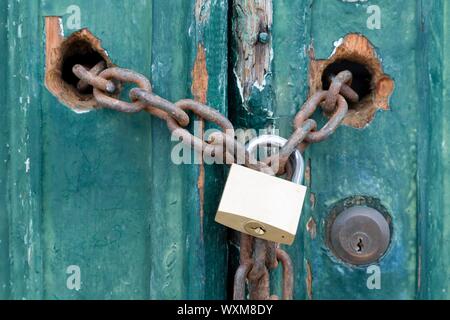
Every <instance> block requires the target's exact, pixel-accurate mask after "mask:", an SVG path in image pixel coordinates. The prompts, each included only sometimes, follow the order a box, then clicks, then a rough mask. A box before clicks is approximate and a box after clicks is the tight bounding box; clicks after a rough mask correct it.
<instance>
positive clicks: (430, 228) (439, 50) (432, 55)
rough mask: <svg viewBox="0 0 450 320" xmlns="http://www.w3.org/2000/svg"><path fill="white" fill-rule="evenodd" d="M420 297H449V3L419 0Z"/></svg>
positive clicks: (418, 154)
mask: <svg viewBox="0 0 450 320" xmlns="http://www.w3.org/2000/svg"><path fill="white" fill-rule="evenodd" d="M418 14H419V16H420V19H421V24H420V28H418V38H419V40H418V42H419V44H420V45H419V46H418V48H420V51H419V53H418V63H417V66H418V81H419V84H420V91H421V95H420V103H419V113H420V115H421V122H420V125H419V127H418V152H417V161H418V179H417V181H418V196H419V201H418V205H419V207H418V214H419V217H418V232H419V234H418V235H419V242H418V279H417V288H418V297H419V298H422V299H448V298H449V292H450V283H449V281H448V279H449V270H448V264H449V261H450V256H449V253H448V247H447V246H448V244H449V210H450V209H449V208H450V198H449V196H448V194H449V192H450V191H449V190H450V182H449V179H448V177H449V175H450V152H449V149H448V145H449V139H450V129H449V121H450V111H449V109H448V106H449V105H450V96H449V90H448V81H447V80H448V79H449V76H450V68H449V58H448V54H447V52H448V50H449V49H450V43H449V21H450V4H449V3H448V1H433V2H428V1H418Z"/></svg>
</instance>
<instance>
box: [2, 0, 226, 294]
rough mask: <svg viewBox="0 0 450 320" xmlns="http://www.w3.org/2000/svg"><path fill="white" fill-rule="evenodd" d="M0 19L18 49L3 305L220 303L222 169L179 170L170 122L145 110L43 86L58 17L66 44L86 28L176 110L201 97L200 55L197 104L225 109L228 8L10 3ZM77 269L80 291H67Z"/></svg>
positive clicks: (5, 40) (14, 53)
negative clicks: (81, 107) (87, 106)
mask: <svg viewBox="0 0 450 320" xmlns="http://www.w3.org/2000/svg"><path fill="white" fill-rule="evenodd" d="M73 5H75V6H76V7H75V8H74V7H73ZM199 8H200V9H199ZM1 10H2V11H1V15H0V17H1V19H0V22H1V24H2V28H3V24H7V31H8V33H6V35H7V36H6V35H5V36H3V33H2V35H1V36H0V41H1V44H2V45H4V47H9V50H8V51H7V53H2V55H4V57H5V60H6V57H7V58H8V60H7V61H8V63H7V64H3V65H2V66H1V68H2V69H1V71H5V72H2V73H1V74H2V80H3V77H4V81H3V82H2V83H5V82H8V86H1V88H0V90H1V93H2V95H1V96H0V97H1V99H7V100H6V101H1V102H5V103H4V105H6V106H7V108H8V112H7V113H2V116H1V117H0V124H1V125H2V129H1V131H0V143H1V147H0V154H1V159H2V160H1V164H0V174H2V178H1V179H3V177H4V176H6V178H7V181H6V184H4V183H2V184H0V191H3V190H8V192H7V194H6V195H4V196H3V193H2V196H0V206H2V211H1V212H0V222H1V227H0V228H2V229H1V230H0V231H1V232H2V233H1V237H0V240H1V242H0V257H1V258H2V259H1V262H0V286H1V288H0V296H1V297H9V298H17V299H22V298H48V299H145V298H160V299H161V298H162V299H164V298H172V299H173V298H197V299H201V298H224V297H225V294H226V285H225V283H226V268H227V262H226V261H227V244H226V230H225V229H224V228H222V227H220V226H217V225H216V224H214V225H213V214H214V211H215V206H216V198H217V197H218V193H219V192H220V188H217V187H216V185H220V184H221V181H222V179H221V175H222V168H221V167H215V168H211V169H210V168H207V169H206V170H205V174H204V175H203V174H199V167H198V166H197V165H182V166H176V165H174V164H172V162H171V160H170V155H171V148H172V146H173V142H171V141H170V135H169V133H168V130H167V128H166V125H165V124H164V123H162V122H161V121H160V120H156V119H152V118H151V117H149V115H148V114H146V113H141V114H134V115H125V114H120V113H117V112H113V111H109V110H97V111H91V112H88V113H76V112H74V111H72V110H70V109H69V108H67V107H65V106H63V105H61V104H60V103H59V102H58V101H57V99H56V98H55V97H53V96H51V94H50V93H49V92H48V91H47V90H46V89H45V88H44V86H43V83H44V81H43V79H44V49H45V43H44V41H43V39H45V34H44V24H43V23H44V16H62V21H61V26H62V27H63V28H64V34H65V36H68V35H70V34H71V33H72V32H73V31H76V30H77V29H79V28H83V27H87V28H89V30H91V31H92V33H94V34H95V35H96V36H98V37H99V38H100V40H101V41H102V45H103V47H104V48H105V49H106V50H107V51H108V53H109V55H110V57H111V59H112V60H113V62H114V63H115V64H117V65H119V66H122V67H126V68H130V69H134V70H136V71H138V72H141V73H143V74H144V75H146V76H148V77H151V80H152V83H153V86H154V90H155V92H156V93H158V94H160V95H161V96H163V97H166V98H169V99H173V100H177V99H180V98H186V97H189V96H195V97H197V98H201V97H199V96H197V95H196V92H193V91H194V90H193V88H192V86H193V85H192V84H193V82H195V81H196V79H195V75H194V74H193V69H194V65H198V60H199V59H197V60H196V57H200V56H201V54H204V55H203V58H204V59H203V60H204V61H203V62H204V63H203V69H201V72H204V71H206V72H207V73H208V77H207V79H208V81H207V89H206V88H204V89H202V90H200V91H202V93H201V96H202V97H204V98H203V99H205V102H208V103H211V104H213V105H215V106H216V107H217V108H218V109H219V110H221V111H223V112H225V110H226V90H227V81H226V78H227V73H226V67H227V41H226V38H227V34H226V29H227V15H226V11H227V1H197V2H195V1H170V2H167V1H159V0H155V1H150V0H139V1H95V2H93V1H84V0H80V1H76V2H75V3H74V2H73V1H52V0H43V1H41V2H35V3H33V5H29V4H28V3H25V2H21V1H9V2H8V3H7V4H5V5H4V6H2V8H1ZM78 11H79V13H80V16H79V18H80V19H79V20H78V17H76V19H75V20H74V16H73V15H74V14H76V12H78ZM196 13H197V16H196ZM36 30H38V34H39V36H36ZM201 48H203V49H201ZM2 57H3V56H2ZM200 60H201V59H200ZM196 62H197V63H196ZM3 68H5V70H3ZM6 88H9V90H8V93H7V94H6V91H5V90H6ZM3 93H5V95H4V94H3ZM124 97H125V96H124ZM6 124H7V125H6ZM3 125H4V126H3ZM5 128H6V129H5ZM41 159H42V162H41ZM5 171H7V173H6V174H5V175H3V173H4V172H5ZM2 182H3V180H2ZM203 192H204V196H203V199H201V197H200V194H201V193H203ZM3 207H6V210H3ZM205 230H207V231H205ZM8 257H11V260H9V259H8ZM3 258H4V259H3ZM72 265H75V266H79V267H80V270H81V288H80V290H71V289H70V288H68V287H67V283H66V281H67V278H68V276H69V274H67V270H68V267H69V266H72Z"/></svg>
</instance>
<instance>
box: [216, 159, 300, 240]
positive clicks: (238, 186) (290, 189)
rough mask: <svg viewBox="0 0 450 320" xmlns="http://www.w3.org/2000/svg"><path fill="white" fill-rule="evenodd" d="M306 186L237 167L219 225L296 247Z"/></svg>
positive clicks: (231, 175) (219, 212)
mask: <svg viewBox="0 0 450 320" xmlns="http://www.w3.org/2000/svg"><path fill="white" fill-rule="evenodd" d="M305 194H306V187H305V186H302V185H299V184H296V183H293V182H291V181H288V180H284V179H281V178H277V177H272V176H269V175H267V174H265V173H261V172H258V171H255V170H252V169H248V168H246V167H243V166H240V165H236V164H233V165H232V166H231V168H230V173H229V175H228V179H227V182H226V184H225V189H224V191H223V195H222V199H221V201H220V204H219V209H218V210H217V214H216V219H215V220H216V222H218V223H220V224H223V225H225V226H227V227H229V228H232V229H235V230H237V231H240V232H243V233H247V234H250V235H252V236H254V237H258V238H262V239H266V240H270V241H274V242H279V243H284V244H292V242H293V241H294V238H295V234H296V233H297V227H298V223H299V220H300V215H301V212H302V207H303V202H304V199H305Z"/></svg>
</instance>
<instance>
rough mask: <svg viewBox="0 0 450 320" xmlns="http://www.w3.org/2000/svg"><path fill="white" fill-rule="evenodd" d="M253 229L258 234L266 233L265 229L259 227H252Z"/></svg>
mask: <svg viewBox="0 0 450 320" xmlns="http://www.w3.org/2000/svg"><path fill="white" fill-rule="evenodd" d="M253 231H254V232H255V234H257V235H260V236H262V235H264V234H265V233H266V230H264V229H263V228H261V227H258V228H254V229H253Z"/></svg>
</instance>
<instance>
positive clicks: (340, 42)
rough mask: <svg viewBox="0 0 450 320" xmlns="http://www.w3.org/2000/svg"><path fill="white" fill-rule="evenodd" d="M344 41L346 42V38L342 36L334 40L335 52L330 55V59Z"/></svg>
mask: <svg viewBox="0 0 450 320" xmlns="http://www.w3.org/2000/svg"><path fill="white" fill-rule="evenodd" d="M343 43H344V38H340V39H339V40H337V41H335V42H333V45H334V49H333V52H332V53H331V55H330V56H329V57H328V59H330V58H331V57H332V56H334V54H335V53H336V50H337V48H339V47H340V46H341V45H342V44H343Z"/></svg>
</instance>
